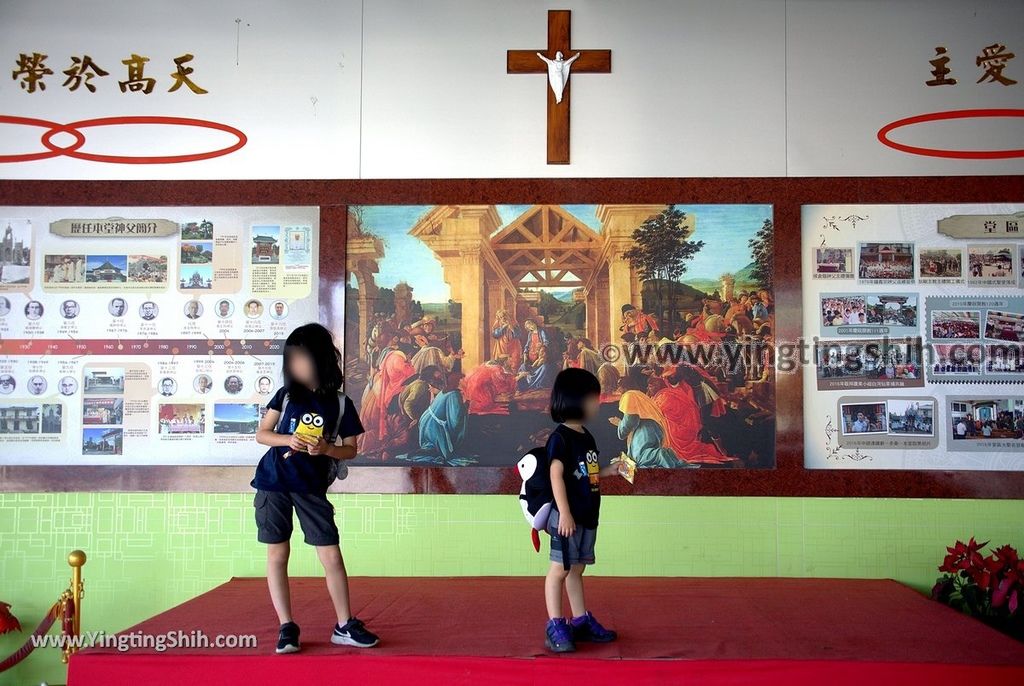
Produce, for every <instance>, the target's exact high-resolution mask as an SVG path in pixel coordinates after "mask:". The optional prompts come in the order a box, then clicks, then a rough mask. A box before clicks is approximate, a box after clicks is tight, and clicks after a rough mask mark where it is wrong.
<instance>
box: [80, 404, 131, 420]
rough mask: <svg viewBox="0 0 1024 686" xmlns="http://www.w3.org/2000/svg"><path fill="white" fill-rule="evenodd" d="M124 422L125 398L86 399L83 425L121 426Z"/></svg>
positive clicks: (83, 407)
mask: <svg viewBox="0 0 1024 686" xmlns="http://www.w3.org/2000/svg"><path fill="white" fill-rule="evenodd" d="M123 420H124V399H123V398H86V399H85V401H84V402H83V403H82V423H83V424H89V425H98V424H120V423H121V422H122V421H123Z"/></svg>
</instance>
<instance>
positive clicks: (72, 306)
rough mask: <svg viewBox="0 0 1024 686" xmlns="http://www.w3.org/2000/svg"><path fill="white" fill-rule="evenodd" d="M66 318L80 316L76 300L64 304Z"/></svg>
mask: <svg viewBox="0 0 1024 686" xmlns="http://www.w3.org/2000/svg"><path fill="white" fill-rule="evenodd" d="M64 316H65V317H69V318H70V317H77V316H78V303H76V302H75V301H74V300H68V301H67V302H65V303H64Z"/></svg>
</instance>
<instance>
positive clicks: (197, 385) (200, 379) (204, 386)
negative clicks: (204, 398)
mask: <svg viewBox="0 0 1024 686" xmlns="http://www.w3.org/2000/svg"><path fill="white" fill-rule="evenodd" d="M192 388H193V389H194V390H195V392H196V393H199V394H201V395H206V394H207V393H209V392H210V390H211V389H212V388H213V378H212V377H211V376H210V375H209V374H199V375H198V376H196V378H195V380H193V381H192Z"/></svg>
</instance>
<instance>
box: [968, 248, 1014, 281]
mask: <svg viewBox="0 0 1024 686" xmlns="http://www.w3.org/2000/svg"><path fill="white" fill-rule="evenodd" d="M1014 252H1015V251H1014V249H1013V247H1012V246H1009V245H992V246H988V245H969V246H967V261H968V268H969V269H970V271H969V272H968V276H969V277H970V281H971V282H985V283H993V284H1002V283H1014V284H1015V283H1017V276H1016V274H1015V273H1014V271H1013V253H1014Z"/></svg>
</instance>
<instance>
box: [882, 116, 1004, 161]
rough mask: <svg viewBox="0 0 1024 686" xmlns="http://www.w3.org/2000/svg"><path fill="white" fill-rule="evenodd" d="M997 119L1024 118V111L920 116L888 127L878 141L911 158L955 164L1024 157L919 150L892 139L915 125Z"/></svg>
mask: <svg viewBox="0 0 1024 686" xmlns="http://www.w3.org/2000/svg"><path fill="white" fill-rule="evenodd" d="M994 117H1024V110H1014V109H988V110H951V111H949V112H930V113H928V114H918V115H916V116H913V117H907V118H905V119H897V120H896V121H894V122H892V123H891V124H886V125H885V126H883V127H882V128H880V129H879V130H878V140H879V141H880V142H881V143H882V144H883V145H887V146H889V147H890V148H892V149H894V150H899V151H900V152H907V153H910V154H911V155H925V156H927V157H945V158H948V159H955V160H1005V159H1010V158H1013V157H1024V149H1016V150H943V149H941V148H919V147H916V146H913V145H904V144H903V143H897V142H896V141H894V140H891V139H890V138H889V134H890V133H891V132H893V131H895V130H896V129H901V128H903V127H906V126H913V125H914V124H924V123H927V122H933V121H945V120H947V119H988V118H994Z"/></svg>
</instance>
